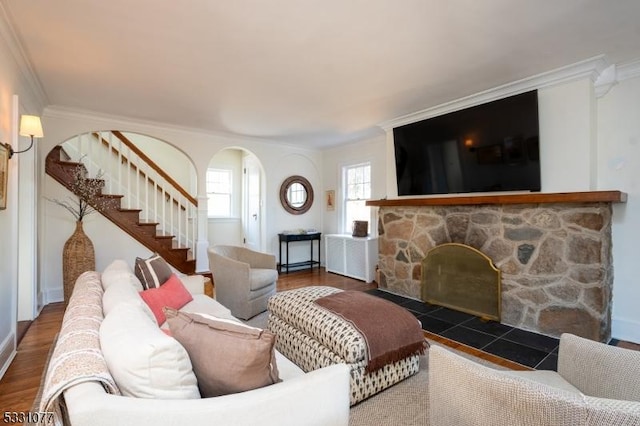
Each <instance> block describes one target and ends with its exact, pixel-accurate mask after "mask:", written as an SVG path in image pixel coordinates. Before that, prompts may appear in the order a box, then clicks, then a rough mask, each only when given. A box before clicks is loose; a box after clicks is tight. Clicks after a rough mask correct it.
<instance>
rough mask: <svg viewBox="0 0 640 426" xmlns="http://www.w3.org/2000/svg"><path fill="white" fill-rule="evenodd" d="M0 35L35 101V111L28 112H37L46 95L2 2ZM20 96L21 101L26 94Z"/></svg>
mask: <svg viewBox="0 0 640 426" xmlns="http://www.w3.org/2000/svg"><path fill="white" fill-rule="evenodd" d="M0 37H1V38H2V39H3V40H4V41H5V44H6V45H7V47H8V49H9V51H10V52H11V55H12V57H13V60H14V61H15V63H16V65H17V67H18V69H19V70H20V73H21V76H22V81H23V83H24V85H25V87H24V89H25V90H27V91H30V92H31V95H32V96H31V98H29V99H31V100H33V101H34V102H35V105H33V108H35V109H37V111H29V112H37V113H38V114H39V113H40V111H42V110H43V109H44V107H45V106H46V105H47V104H48V99H47V95H46V92H45V91H44V89H43V87H42V84H41V83H40V79H38V76H37V74H36V73H35V71H34V70H33V67H32V65H31V62H30V61H29V59H28V57H27V54H26V53H25V51H24V49H23V48H22V44H21V43H20V39H19V37H18V34H17V33H16V31H15V29H14V26H13V25H12V20H11V14H10V13H9V11H8V10H7V7H6V6H5V5H4V4H2V3H0ZM20 98H21V102H22V101H23V100H25V98H27V96H21V97H20Z"/></svg>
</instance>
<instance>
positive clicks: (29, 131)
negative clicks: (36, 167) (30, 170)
mask: <svg viewBox="0 0 640 426" xmlns="http://www.w3.org/2000/svg"><path fill="white" fill-rule="evenodd" d="M20 136H30V137H31V143H30V144H29V148H27V149H23V150H21V151H14V150H13V148H12V147H11V145H9V144H8V143H3V145H4V146H5V147H6V148H7V150H8V151H9V158H11V157H13V154H21V153H23V152H27V151H29V150H30V149H31V147H32V146H33V138H41V137H43V136H44V133H43V132H42V123H41V122H40V117H38V116H35V115H23V116H22V117H20Z"/></svg>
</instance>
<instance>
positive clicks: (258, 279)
mask: <svg viewBox="0 0 640 426" xmlns="http://www.w3.org/2000/svg"><path fill="white" fill-rule="evenodd" d="M249 280H250V281H251V282H250V284H249V288H250V289H251V291H254V290H260V289H261V288H264V287H267V286H268V285H270V284H273V283H274V282H276V281H277V280H278V271H277V270H276V269H262V268H252V269H251V270H250V272H249Z"/></svg>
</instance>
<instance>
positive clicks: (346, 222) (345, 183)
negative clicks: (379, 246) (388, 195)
mask: <svg viewBox="0 0 640 426" xmlns="http://www.w3.org/2000/svg"><path fill="white" fill-rule="evenodd" d="M366 167H368V168H369V173H368V181H363V182H362V183H361V184H362V185H364V184H368V195H369V196H368V197H364V196H363V198H353V199H351V198H349V186H350V182H349V170H353V169H357V168H366ZM372 170H373V167H372V162H371V161H360V162H357V163H352V164H344V165H343V166H342V215H341V216H342V218H341V219H342V232H344V233H348V234H351V233H352V229H351V227H352V224H353V220H365V218H354V219H349V218H348V217H347V215H348V212H349V208H348V206H349V203H350V202H354V201H363V202H366V201H367V200H370V199H371V197H372V194H373V179H372V176H373V172H372ZM363 192H364V193H365V194H364V195H366V192H367V191H366V189H365V190H364V191H363ZM366 210H368V214H367V217H366V220H367V221H368V222H369V235H371V232H372V230H373V226H372V225H373V221H372V215H373V209H372V208H371V207H366Z"/></svg>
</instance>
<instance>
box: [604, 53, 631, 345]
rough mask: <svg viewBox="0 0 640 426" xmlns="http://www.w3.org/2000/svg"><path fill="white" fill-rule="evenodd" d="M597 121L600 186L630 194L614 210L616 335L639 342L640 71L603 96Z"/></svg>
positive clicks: (614, 311)
mask: <svg viewBox="0 0 640 426" xmlns="http://www.w3.org/2000/svg"><path fill="white" fill-rule="evenodd" d="M638 68H639V69H640V64H639V65H638ZM597 125H598V132H597V134H598V153H599V156H598V163H597V164H598V189H617V190H621V191H624V192H626V193H627V195H628V200H627V202H626V203H625V204H618V205H615V206H614V209H613V268H614V285H613V324H612V335H613V337H615V338H618V339H622V340H629V341H633V342H637V343H640V309H638V301H640V278H639V276H638V260H639V257H638V242H639V241H640V73H636V77H635V78H631V79H628V80H624V81H622V82H620V83H619V84H618V85H616V86H614V87H613V88H612V89H611V91H610V92H609V93H608V94H606V95H605V96H603V97H602V98H601V99H599V100H598V120H597Z"/></svg>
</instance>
